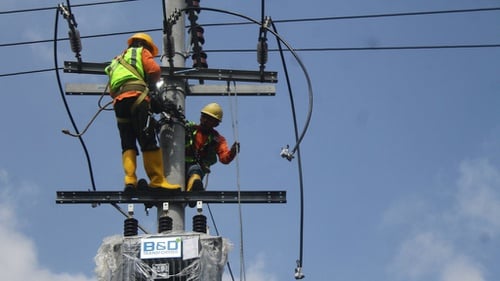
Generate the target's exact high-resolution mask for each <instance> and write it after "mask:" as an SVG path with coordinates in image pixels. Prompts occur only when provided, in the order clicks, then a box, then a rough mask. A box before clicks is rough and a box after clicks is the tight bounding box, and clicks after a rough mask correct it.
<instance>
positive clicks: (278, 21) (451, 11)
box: [0, 0, 500, 47]
mask: <svg viewBox="0 0 500 281" xmlns="http://www.w3.org/2000/svg"><path fill="white" fill-rule="evenodd" d="M130 1H140V0H120V1H109V2H103V3H90V4H80V5H73V6H74V7H78V6H91V5H101V4H111V3H120V2H130ZM39 9H48V8H39ZM50 9H55V8H50ZM32 10H34V9H32ZM487 11H500V7H492V8H476V9H462V10H441V11H427V12H403V13H385V14H370V15H357V16H337V17H318V18H302V19H284V20H273V22H274V23H296V22H314V21H332V20H346V19H365V18H383V17H402V16H419V15H435V14H451V13H477V12H487ZM2 13H6V12H0V14H2ZM246 24H253V23H249V22H230V23H208V24H203V26H204V27H209V26H213V27H215V26H234V25H246ZM161 30H162V29H161V28H154V29H147V30H136V31H126V32H115V33H104V34H96V35H88V36H81V38H82V39H87V38H99V37H107V36H116V35H123V34H132V33H135V32H153V31H161ZM59 40H61V41H66V40H68V38H61V39H59ZM52 41H53V40H52V39H46V40H37V41H25V42H14V43H5V44H0V47H10V46H19V45H30V44H38V43H49V42H52Z"/></svg>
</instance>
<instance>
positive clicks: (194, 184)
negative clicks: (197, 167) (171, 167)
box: [186, 173, 203, 191]
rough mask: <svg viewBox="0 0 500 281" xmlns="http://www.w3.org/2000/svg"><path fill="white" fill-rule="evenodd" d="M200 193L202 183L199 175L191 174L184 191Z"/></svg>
mask: <svg viewBox="0 0 500 281" xmlns="http://www.w3.org/2000/svg"><path fill="white" fill-rule="evenodd" d="M192 190H194V191H200V190H203V183H202V182H201V177H200V175H198V174H196V173H193V174H192V175H191V176H190V177H189V180H188V183H187V187H186V191H192Z"/></svg>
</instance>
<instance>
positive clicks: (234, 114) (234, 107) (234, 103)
mask: <svg viewBox="0 0 500 281" xmlns="http://www.w3.org/2000/svg"><path fill="white" fill-rule="evenodd" d="M233 85H234V98H231V88H230V82H229V81H228V82H227V94H228V97H229V109H230V111H231V121H232V122H231V125H232V128H233V138H234V141H235V142H239V139H238V95H237V91H236V82H235V81H233ZM234 161H236V185H237V187H238V214H239V221H240V280H241V281H246V272H245V271H246V270H245V255H244V250H243V249H244V247H243V215H242V208H241V207H242V205H241V185H240V162H239V151H238V153H237V154H236V156H235V159H234Z"/></svg>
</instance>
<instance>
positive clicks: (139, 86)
mask: <svg viewBox="0 0 500 281" xmlns="http://www.w3.org/2000/svg"><path fill="white" fill-rule="evenodd" d="M116 60H117V62H118V63H119V64H121V65H122V66H123V67H125V68H126V69H127V70H128V71H130V72H131V73H132V74H133V75H134V76H135V77H137V78H138V79H137V80H128V81H125V82H124V83H123V84H122V85H121V86H120V88H118V90H117V91H115V92H114V94H111V97H112V98H113V99H115V98H116V97H118V96H119V95H121V94H122V93H125V92H130V91H138V92H141V94H140V95H139V97H137V99H136V100H135V102H134V104H132V107H131V108H130V111H131V112H132V113H133V112H134V111H135V109H136V108H137V106H138V105H139V104H140V103H141V102H142V101H143V100H144V99H145V98H146V97H147V96H148V93H149V88H148V85H147V84H146V82H145V81H144V77H143V75H141V74H140V73H139V72H138V71H137V69H136V68H135V67H133V66H132V65H131V64H130V63H128V62H127V61H126V60H125V59H124V58H123V55H120V56H119V57H117V58H116ZM113 70H114V69H112V70H111V72H112V71H113ZM110 77H111V75H110ZM117 121H118V122H119V123H126V122H130V120H129V119H128V118H117Z"/></svg>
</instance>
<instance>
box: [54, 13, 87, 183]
mask: <svg viewBox="0 0 500 281" xmlns="http://www.w3.org/2000/svg"><path fill="white" fill-rule="evenodd" d="M58 23H59V9H57V10H56V19H55V26H54V69H55V70H56V71H55V73H56V79H57V85H58V87H59V93H60V94H61V98H62V100H63V103H64V108H65V109H66V113H67V114H68V117H69V119H70V122H71V124H72V126H73V129H74V131H75V132H76V134H79V131H78V127H77V125H76V123H75V120H74V118H73V115H72V114H71V110H70V109H69V105H68V102H67V101H66V97H65V96H64V90H63V88H62V82H61V77H60V75H59V71H58V69H59V68H58V64H59V63H58V60H57V31H58ZM78 140H79V141H80V144H81V146H82V148H83V151H84V153H85V158H86V159H87V167H88V171H89V176H90V182H91V184H92V189H93V190H94V191H96V188H95V180H94V173H93V170H92V162H91V161H90V155H89V152H88V150H87V146H86V145H85V142H84V140H83V138H82V137H81V136H80V137H78Z"/></svg>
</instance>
